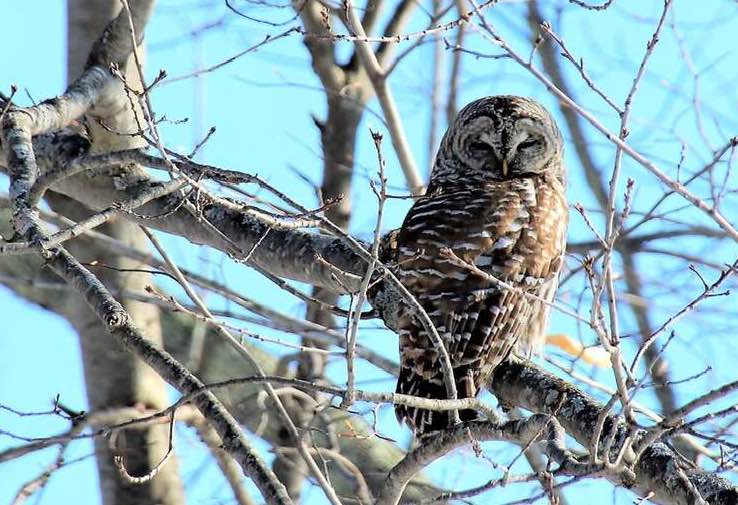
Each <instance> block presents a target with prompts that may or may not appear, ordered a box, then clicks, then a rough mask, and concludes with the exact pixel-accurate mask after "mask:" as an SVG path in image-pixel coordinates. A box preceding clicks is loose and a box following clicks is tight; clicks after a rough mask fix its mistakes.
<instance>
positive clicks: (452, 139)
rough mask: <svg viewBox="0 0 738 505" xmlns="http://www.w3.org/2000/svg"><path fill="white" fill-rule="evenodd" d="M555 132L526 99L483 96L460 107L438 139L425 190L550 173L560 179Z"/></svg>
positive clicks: (558, 142)
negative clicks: (436, 152) (440, 138)
mask: <svg viewBox="0 0 738 505" xmlns="http://www.w3.org/2000/svg"><path fill="white" fill-rule="evenodd" d="M562 154H563V141H562V138H561V132H560V131H559V128H558V127H557V126H556V122H555V121H554V119H553V117H551V114H550V113H549V112H548V111H547V110H546V109H545V108H544V107H543V106H542V105H541V104H539V103H538V102H536V101H535V100H532V99H530V98H525V97H522V96H512V95H500V96H489V97H486V98H480V99H479V100H475V101H474V102H471V103H470V104H469V105H467V106H466V107H464V108H463V109H461V111H460V112H459V114H458V115H457V116H456V119H455V121H454V123H453V124H452V125H451V126H450V127H449V129H448V131H447V132H446V134H445V135H444V137H443V139H442V140H441V146H440V147H439V150H438V154H437V156H436V162H435V165H434V167H433V171H432V173H431V186H433V187H439V186H445V185H453V184H468V183H474V182H480V183H481V182H485V181H492V180H504V179H513V178H520V177H529V176H532V175H542V174H550V175H551V176H553V177H556V178H557V179H559V180H561V181H562V182H563V180H564V168H563V163H562Z"/></svg>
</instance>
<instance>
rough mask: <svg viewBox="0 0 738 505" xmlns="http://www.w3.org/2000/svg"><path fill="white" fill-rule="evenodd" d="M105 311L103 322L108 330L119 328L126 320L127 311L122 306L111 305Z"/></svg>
mask: <svg viewBox="0 0 738 505" xmlns="http://www.w3.org/2000/svg"><path fill="white" fill-rule="evenodd" d="M106 312H107V313H106V315H105V324H106V325H107V326H108V329H109V330H110V331H112V330H116V329H118V328H121V327H122V326H124V325H125V324H126V323H127V322H128V313H126V311H125V310H123V308H122V307H111V308H110V309H109V310H107V311H106Z"/></svg>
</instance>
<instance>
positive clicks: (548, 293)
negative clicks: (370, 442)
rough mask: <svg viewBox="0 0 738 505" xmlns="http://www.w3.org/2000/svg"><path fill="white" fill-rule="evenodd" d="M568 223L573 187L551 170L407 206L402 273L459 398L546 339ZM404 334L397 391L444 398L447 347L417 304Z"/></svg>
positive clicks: (419, 414)
mask: <svg viewBox="0 0 738 505" xmlns="http://www.w3.org/2000/svg"><path fill="white" fill-rule="evenodd" d="M566 222H567V204H566V199H565V194H564V188H563V186H562V185H561V183H560V181H559V180H558V179H556V178H555V177H548V176H546V175H540V176H533V177H525V178H517V179H511V180H503V181H494V182H487V183H485V184H483V185H480V186H478V187H461V188H457V189H454V190H452V191H444V192H441V193H438V194H434V195H430V196H428V197H425V198H422V199H420V200H418V201H417V202H416V204H415V205H414V206H413V208H412V209H411V210H410V212H409V213H408V216H407V217H406V219H405V222H404V224H403V226H402V228H401V231H400V233H399V235H398V238H397V247H398V248H397V258H396V260H397V264H396V270H397V275H398V277H399V279H400V281H401V282H402V283H403V284H404V285H405V286H406V287H407V288H408V290H409V291H410V292H411V293H412V294H413V295H414V296H415V297H416V299H417V300H418V302H419V303H420V304H421V305H422V307H423V308H424V310H425V311H426V312H427V314H428V316H429V317H430V319H431V321H432V322H433V324H434V326H435V328H436V330H437V331H438V333H439V335H440V336H441V339H442V340H443V342H444V346H445V347H446V350H447V351H448V353H449V356H450V358H451V362H452V366H453V369H454V376H455V381H456V385H457V390H458V394H459V396H460V397H473V396H475V395H476V394H477V392H478V390H479V388H480V387H481V385H482V383H483V382H484V381H485V380H486V379H487V377H488V376H489V374H490V373H491V372H492V371H493V370H494V368H495V367H496V366H497V365H498V364H499V363H500V362H501V361H502V360H504V359H505V358H506V357H507V356H508V355H509V354H510V353H511V352H512V350H513V349H514V348H515V346H516V345H518V346H519V348H521V349H526V350H528V349H530V348H531V347H534V346H535V345H536V344H537V343H538V342H539V341H541V335H540V334H539V333H541V332H542V331H543V329H544V328H545V320H546V319H547V317H548V313H549V306H548V305H547V303H545V302H550V301H552V300H553V295H554V292H555V290H556V286H557V282H558V274H559V270H560V268H561V264H562V256H563V253H564V248H565V241H566ZM446 249H450V250H451V251H453V255H449V254H448V253H446V252H445V250H446ZM500 281H502V283H504V284H505V285H504V286H503V285H502V283H501V282H500ZM399 334H400V357H401V371H400V377H399V380H398V386H397V391H398V392H400V393H405V394H414V395H417V396H424V397H428V398H445V397H446V391H445V387H444V382H443V380H444V379H443V374H442V371H441V367H440V364H439V352H438V349H436V348H435V347H434V346H433V343H432V341H431V340H430V338H429V337H428V334H427V332H426V330H425V329H424V328H423V326H422V325H421V324H420V323H419V320H418V318H417V316H416V315H415V313H414V312H413V310H411V309H410V308H409V307H407V308H405V309H403V310H401V311H400V317H399ZM396 410H397V414H398V417H399V418H401V419H404V420H407V421H408V422H409V423H410V424H411V426H413V427H414V428H415V429H416V432H421V433H422V432H424V431H429V430H435V429H443V428H444V427H445V426H444V423H447V422H448V414H447V413H438V412H436V413H434V412H431V411H426V410H422V409H409V408H404V407H402V406H398V407H397V409H396ZM461 414H467V417H468V414H469V413H468V412H466V411H462V412H461ZM462 419H464V415H462Z"/></svg>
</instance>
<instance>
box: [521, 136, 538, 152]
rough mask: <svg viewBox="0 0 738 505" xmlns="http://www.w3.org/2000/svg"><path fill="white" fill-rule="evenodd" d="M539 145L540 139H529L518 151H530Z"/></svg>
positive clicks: (522, 143) (523, 142)
mask: <svg viewBox="0 0 738 505" xmlns="http://www.w3.org/2000/svg"><path fill="white" fill-rule="evenodd" d="M538 143H539V141H538V139H536V138H533V137H528V139H526V140H524V141H522V142H521V143H520V144H518V149H528V148H530V147H533V146H535V145H537V144H538Z"/></svg>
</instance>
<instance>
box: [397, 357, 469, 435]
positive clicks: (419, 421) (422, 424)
mask: <svg viewBox="0 0 738 505" xmlns="http://www.w3.org/2000/svg"><path fill="white" fill-rule="evenodd" d="M459 372H461V373H459ZM463 372H464V371H463V370H454V376H455V377H456V382H457V384H456V389H457V391H458V397H459V398H469V397H473V396H475V394H474V391H475V389H474V386H473V385H472V384H467V380H470V379H471V378H470V377H469V378H467V376H466V374H465V373H463ZM396 391H397V392H398V393H400V394H405V395H411V396H418V397H420V398H432V399H435V400H445V399H447V398H448V395H447V394H446V386H445V385H444V383H443V375H442V374H441V375H435V376H433V377H432V378H430V379H424V378H423V377H422V376H420V375H418V374H417V373H415V372H414V371H413V370H412V369H411V368H407V367H401V368H400V376H399V377H398V379H397V389H396ZM395 415H396V416H397V420H398V421H399V422H400V423H405V424H407V425H408V426H409V427H410V428H411V429H412V430H413V431H414V432H415V436H417V437H420V436H423V435H426V434H428V433H430V432H433V431H439V430H446V429H448V428H449V421H450V419H451V417H452V415H453V413H452V411H448V410H445V411H441V410H435V411H434V410H426V409H418V408H415V407H408V406H405V405H399V404H397V405H395ZM459 418H460V419H461V421H462V422H466V421H474V420H476V419H479V414H478V413H477V412H476V411H475V410H472V409H464V410H460V411H459Z"/></svg>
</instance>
